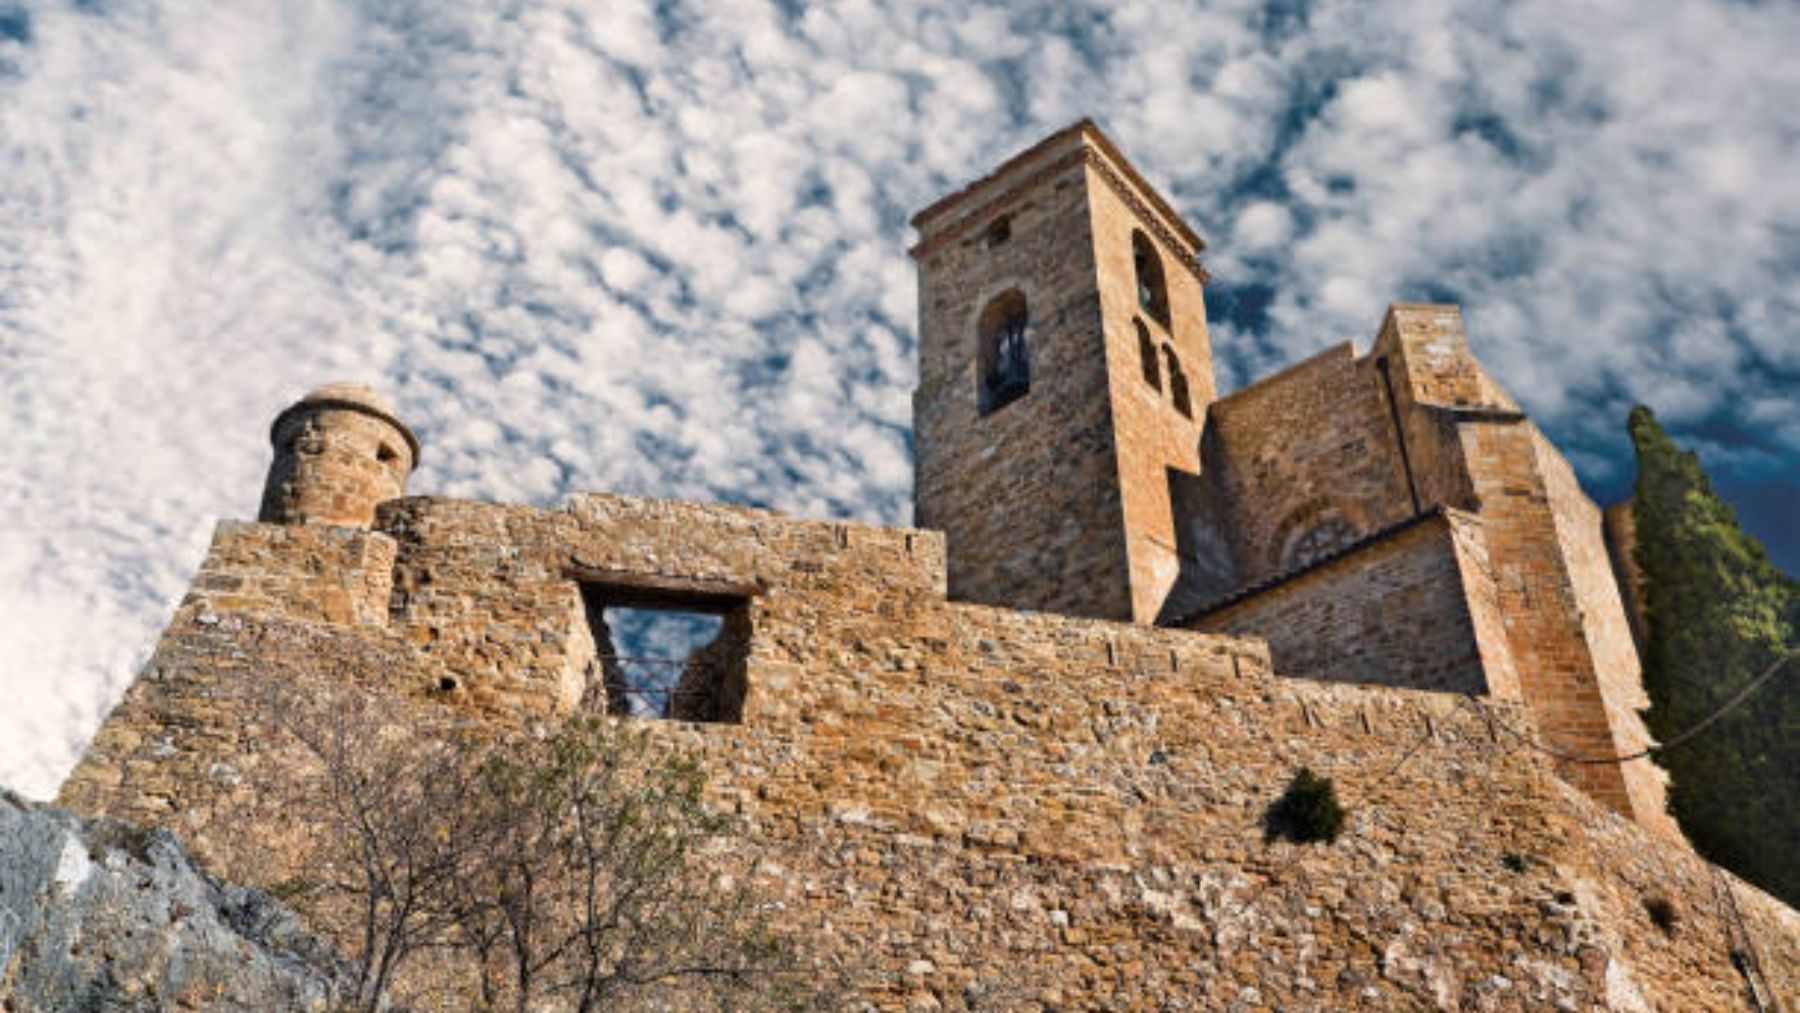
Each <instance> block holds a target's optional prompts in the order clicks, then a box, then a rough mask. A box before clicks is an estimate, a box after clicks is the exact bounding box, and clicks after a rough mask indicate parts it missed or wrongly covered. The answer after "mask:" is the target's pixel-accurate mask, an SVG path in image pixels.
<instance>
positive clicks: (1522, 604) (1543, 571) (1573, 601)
mask: <svg viewBox="0 0 1800 1013" xmlns="http://www.w3.org/2000/svg"><path fill="white" fill-rule="evenodd" d="M1460 432H1461V435H1462V439H1463V444H1464V453H1465V455H1466V459H1467V461H1468V467H1469V472H1470V476H1471V478H1472V481H1473V484H1474V487H1475V491H1476V495H1477V496H1478V497H1479V499H1480V501H1481V507H1482V509H1481V517H1482V523H1483V528H1484V532H1485V536H1486V541H1487V547H1488V557H1489V560H1490V562H1491V563H1492V565H1493V567H1494V573H1495V577H1494V582H1495V584H1496V585H1497V586H1498V587H1499V588H1500V600H1501V603H1502V608H1503V611H1504V612H1505V613H1506V615H1507V617H1508V620H1509V627H1508V628H1509V632H1510V634H1511V637H1510V639H1511V642H1512V649H1513V660H1514V662H1515V663H1516V664H1517V666H1518V670H1519V683H1520V688H1521V690H1522V692H1523V695H1524V698H1525V701H1526V702H1527V703H1528V704H1530V705H1531V709H1532V712H1533V714H1534V715H1536V717H1537V722H1538V726H1539V728H1540V729H1541V731H1542V733H1543V736H1544V741H1545V742H1546V744H1548V745H1549V746H1550V747H1552V748H1554V749H1558V750H1561V751H1563V752H1565V753H1569V754H1571V755H1575V756H1589V757H1604V756H1614V755H1618V752H1619V750H1618V748H1617V744H1616V743H1615V742H1614V741H1613V735H1612V726H1611V723H1610V721H1609V719H1608V715H1607V707H1606V700H1605V698H1604V696H1603V695H1602V692H1601V687H1600V682H1599V679H1598V677H1597V674H1596V671H1595V662H1594V655H1593V646H1592V645H1591V644H1590V643H1589V642H1588V638H1587V629H1586V627H1585V626H1584V625H1583V622H1582V616H1581V602H1580V600H1579V598H1578V597H1577V595H1576V591H1575V588H1574V585H1573V582H1572V580H1571V578H1570V575H1569V569H1568V561H1567V560H1565V559H1564V558H1563V554H1562V546H1561V542H1560V541H1559V540H1558V538H1557V534H1556V518H1555V515H1554V507H1553V505H1552V503H1551V501H1550V496H1549V493H1548V492H1547V491H1546V489H1545V480H1544V477H1543V475H1542V474H1541V473H1540V471H1539V470H1538V460H1537V452H1536V440H1537V439H1538V437H1537V435H1536V431H1535V427H1533V426H1531V425H1530V424H1529V423H1525V422H1496V423H1467V424H1464V425H1463V426H1461V428H1460ZM1559 769H1560V771H1561V773H1562V775H1563V776H1564V777H1565V778H1567V779H1568V780H1569V781H1570V782H1571V783H1573V784H1575V785H1577V786H1579V787H1580V788H1582V789H1583V790H1584V791H1587V792H1589V793H1590V794H1591V795H1593V797H1594V798H1596V799H1598V800H1600V801H1601V802H1603V803H1605V804H1606V805H1608V806H1611V807H1613V808H1614V809H1616V810H1618V811H1619V812H1623V813H1633V812H1634V808H1633V800H1632V798H1631V796H1630V793H1629V792H1628V791H1627V789H1626V785H1625V780H1624V778H1623V776H1622V775H1621V773H1620V771H1619V768H1618V767H1617V766H1616V765H1612V764H1574V763H1563V762H1561V761H1559ZM1638 815H1640V816H1644V817H1649V816H1650V814H1648V813H1642V814H1638Z"/></svg>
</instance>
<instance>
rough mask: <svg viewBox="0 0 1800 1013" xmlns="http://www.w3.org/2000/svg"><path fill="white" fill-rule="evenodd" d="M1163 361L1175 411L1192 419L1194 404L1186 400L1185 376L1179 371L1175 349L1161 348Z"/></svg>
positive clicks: (1179, 364)
mask: <svg viewBox="0 0 1800 1013" xmlns="http://www.w3.org/2000/svg"><path fill="white" fill-rule="evenodd" d="M1163 359H1164V360H1166V362H1167V364H1168V367H1169V398H1170V400H1172V401H1174V402H1175V410H1176V411H1178V412H1180V413H1181V414H1183V415H1185V416H1187V417H1188V418H1190V419H1191V418H1193V417H1194V403H1193V402H1192V401H1190V400H1189V399H1188V385H1187V374H1186V373H1184V372H1182V371H1181V360H1180V359H1177V358H1176V357H1175V349H1173V348H1170V347H1169V346H1168V345H1164V346H1163Z"/></svg>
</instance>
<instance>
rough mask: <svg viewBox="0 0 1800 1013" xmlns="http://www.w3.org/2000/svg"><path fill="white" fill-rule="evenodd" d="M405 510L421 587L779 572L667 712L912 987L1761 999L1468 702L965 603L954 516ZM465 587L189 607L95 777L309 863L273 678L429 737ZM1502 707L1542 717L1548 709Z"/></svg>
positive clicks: (1684, 879) (1374, 1000)
mask: <svg viewBox="0 0 1800 1013" xmlns="http://www.w3.org/2000/svg"><path fill="white" fill-rule="evenodd" d="M383 519H384V523H385V524H386V526H387V527H388V528H389V530H390V532H391V534H392V535H393V536H394V537H395V540H396V542H397V544H398V546H399V555H398V558H397V563H396V566H397V570H398V572H399V573H400V574H401V575H402V576H401V579H400V580H398V581H397V582H396V586H397V587H398V586H401V585H404V584H405V583H406V576H405V575H406V574H408V573H409V572H413V573H421V572H423V571H424V570H426V569H429V571H430V573H431V575H432V576H431V582H433V583H436V582H444V583H447V584H459V583H462V582H472V581H483V582H486V583H488V584H489V585H491V591H490V597H488V598H487V599H484V600H485V601H488V602H490V603H496V604H497V603H503V602H504V601H505V600H506V599H507V598H508V597H509V595H515V594H516V595H517V602H518V604H517V607H518V608H520V609H521V610H526V611H528V610H529V609H530V608H533V607H537V605H538V604H541V603H543V602H544V601H545V599H544V598H543V597H542V596H541V595H539V594H538V592H537V591H536V590H534V589H533V585H534V583H538V582H542V581H545V580H548V579H549V576H548V575H549V574H550V573H552V572H555V571H557V570H558V569H560V568H562V567H565V566H567V567H572V568H576V569H579V570H580V571H581V572H583V573H588V574H593V573H610V574H612V575H613V579H617V580H626V579H639V580H655V581H663V582H668V581H686V582H687V584H688V586H691V587H717V586H726V585H729V586H733V587H744V586H750V587H753V588H754V589H755V593H754V596H753V598H752V605H751V611H750V614H751V619H752V624H753V633H752V637H753V643H752V645H751V648H750V653H751V659H750V664H749V700H748V702H747V708H746V718H745V722H744V723H743V724H742V725H684V724H676V723H663V724H658V725H655V726H653V727H654V728H655V729H656V731H657V733H658V734H659V735H661V736H663V737H664V738H665V739H666V741H668V742H670V743H671V744H673V745H676V746H679V747H682V748H689V749H694V750H697V751H698V753H699V755H700V756H701V758H702V760H703V762H704V763H705V765H706V768H707V770H708V771H709V773H710V777H711V787H710V790H711V792H712V794H713V797H714V798H715V799H716V800H717V801H718V803H719V804H720V805H722V806H724V807H726V808H727V809H729V810H731V811H733V812H735V813H737V814H738V816H739V817H740V818H741V820H742V822H743V826H744V832H745V835H746V836H745V840H744V846H743V847H742V848H741V849H739V850H737V851H736V852H734V853H733V854H732V855H727V856H721V857H720V859H719V860H720V861H721V862H723V863H724V864H725V866H726V867H728V868H729V869H730V870H731V871H734V872H735V873H736V874H740V875H749V876H751V877H752V878H753V879H754V880H755V881H756V882H757V883H758V885H759V887H760V888H761V889H763V890H765V891H768V892H769V894H770V896H771V898H772V903H773V906H772V907H771V908H770V909H769V910H770V912H771V914H772V916H773V917H774V918H776V920H777V921H778V922H779V923H780V924H782V925H785V926H788V927H790V928H793V929H795V930H797V931H800V932H802V933H804V934H805V936H806V938H808V939H809V940H811V941H812V942H813V943H814V945H815V946H816V949H815V950H814V951H813V956H812V959H814V960H816V961H817V963H818V965H819V967H820V973H821V975H822V976H823V975H829V974H832V973H836V972H839V971H841V972H844V973H847V974H848V975H849V976H850V977H851V980H852V982H853V984H854V989H855V991H856V992H857V993H859V994H860V995H861V996H862V997H863V998H864V999H866V1000H867V1001H868V1002H870V1003H872V1004H873V1005H875V1006H876V1007H878V1008H882V1009H902V1008H910V1009H927V1008H948V1009H965V1008H1007V1009H1048V1008H1052V1007H1054V1008H1061V1009H1139V1008H1141V1009H1150V1008H1169V1003H1170V1002H1172V1001H1173V1002H1176V1003H1177V1004H1179V1003H1187V1004H1188V1006H1189V1008H1194V1009H1223V1008H1230V1007H1232V1006H1233V1004H1237V1005H1238V1006H1241V1007H1243V1008H1256V1007H1263V1006H1281V1007H1287V1008H1320V1009H1323V1008H1330V1009H1369V1010H1375V1009H1394V1008H1406V1007H1408V1006H1413V1007H1423V1008H1483V1009H1487V1008H1491V1009H1538V1008H1551V1007H1555V1006H1558V1005H1561V1006H1562V1007H1564V1008H1575V1009H1588V1008H1612V1009H1620V1010H1628V1009H1648V1008H1664V1009H1711V1008H1730V1006H1731V1004H1732V1003H1735V1002H1737V1001H1739V1000H1738V997H1739V996H1740V995H1741V983H1740V981H1739V980H1738V979H1737V976H1736V972H1735V971H1734V970H1733V969H1732V967H1731V964H1730V962H1729V957H1728V955H1727V953H1726V952H1725V950H1724V947H1723V946H1722V945H1720V943H1719V941H1720V940H1722V939H1724V938H1725V934H1724V926H1723V923H1722V922H1721V921H1720V919H1719V916H1718V913H1717V908H1716V906H1714V905H1713V904H1712V903H1711V897H1712V896H1713V895H1712V893H1711V886H1712V881H1711V879H1710V878H1709V876H1708V873H1707V870H1706V867H1705V866H1704V865H1703V863H1701V862H1700V861H1699V859H1698V858H1696V857H1695V856H1693V854H1692V853H1691V852H1689V851H1687V850H1686V849H1684V848H1682V847H1680V846H1678V845H1677V844H1674V843H1671V842H1666V841H1661V840H1658V839H1656V838H1654V837H1652V836H1650V835H1648V834H1647V833H1645V832H1644V831H1642V830H1641V829H1639V828H1636V827H1634V826H1631V825H1628V824H1626V823H1625V822H1623V821H1621V820H1619V819H1618V818H1617V817H1614V816H1612V815H1610V814H1608V813H1606V812H1605V811H1604V810H1602V809H1599V808H1597V807H1596V806H1594V805H1593V804H1592V803H1590V802H1589V801H1588V800H1587V799H1585V798H1584V797H1582V796H1580V795H1577V794H1575V793H1572V792H1568V791H1566V790H1564V789H1563V788H1562V787H1561V786H1560V785H1559V784H1558V782H1557V781H1556V780H1555V779H1554V778H1552V777H1550V776H1548V774H1549V768H1548V767H1547V766H1546V765H1545V764H1544V763H1543V762H1542V758H1541V757H1539V756H1537V755H1536V754H1533V753H1530V752H1528V751H1524V750H1521V749H1519V748H1517V747H1516V746H1515V745H1511V744H1510V743H1511V739H1509V738H1508V737H1507V736H1505V735H1503V734H1496V730H1495V729H1494V728H1493V727H1492V726H1490V725H1489V724H1488V723H1487V721H1486V720H1484V719H1483V718H1482V717H1480V716H1478V715H1477V714H1476V712H1475V710H1474V709H1473V705H1471V704H1468V703H1467V702H1464V701H1461V700H1460V699H1459V698H1456V697H1451V696H1444V695H1438V694H1431V693H1422V692H1416V691H1406V690H1397V689H1385V688H1366V687H1358V686H1347V685H1326V684H1320V683H1315V682H1309V681H1304V680H1289V679H1282V678H1278V677H1276V676H1275V675H1273V674H1272V673H1271V672H1270V670H1269V663H1268V660H1267V656H1266V654H1265V653H1264V651H1263V648H1262V647H1261V646H1260V645H1259V644H1257V643H1255V642H1252V641H1244V640H1237V639H1233V638H1229V637H1221V636H1209V635H1203V634H1196V633H1191V632H1187V631H1179V630H1161V629H1155V628H1148V627H1143V626H1138V625H1129V624H1117V623H1109V622H1101V621H1094V620H1085V619H1076V618H1069V617H1062V616H1054V615H1043V614H1029V613H1018V612H1011V611H1006V610H1001V609H994V608H987V607H982V606H974V605H958V604H951V603H947V602H945V600H944V599H943V596H942V592H943V579H944V574H943V559H942V548H941V543H940V542H939V541H938V540H937V539H936V538H935V537H934V536H931V535H929V534H926V533H921V532H910V531H896V530H884V529H876V528H865V527H860V526H857V525H841V524H833V523H826V522H810V521H793V520H787V519H784V518H780V517H777V516H774V515H769V514H762V513H756V512H752V511H745V510H738V509H734V508H729V507H700V506H694V505H689V504H673V503H665V502H656V501H639V500H627V499H620V498H616V497H584V498H581V499H579V500H577V501H575V502H573V503H571V504H570V506H569V507H568V508H566V509H564V510H557V511H538V510H530V509H524V508H501V507H490V506H482V505H478V504H468V503H452V502H446V501H438V500H408V501H404V502H402V503H399V504H395V505H393V506H390V507H389V508H387V509H386V510H384V511H383ZM496 537H502V538H506V539H509V540H508V541H504V542H501V543H499V544H498V545H496V546H495V549H494V553H493V554H492V555H482V554H481V548H480V547H481V546H483V545H487V544H490V543H491V540H492V539H494V538H496ZM496 561H500V562H506V563H507V565H506V566H503V567H500V568H498V569H493V568H490V569H488V570H487V571H486V572H485V573H484V572H483V571H482V569H481V567H482V565H483V564H492V563H494V562H496ZM446 595H447V596H446V597H444V598H441V599H420V598H416V597H397V598H396V610H395V615H394V620H395V621H394V625H393V626H392V627H389V628H381V627H373V626H363V625H355V624H349V625H345V624H331V623H324V622H319V621H316V620H308V621H294V620H291V619H281V618H274V617H270V616H269V615H267V614H265V613H263V612H261V611H247V612H243V613H237V612H229V611H227V612H215V613H210V615H211V617H212V618H211V619H210V620H209V621H201V619H200V617H199V616H197V615H195V616H188V617H178V619H177V621H176V623H175V624H173V625H172V626H171V627H170V629H169V631H168V632H167V634H166V635H165V637H164V639H163V641H162V643H161V645H159V648H158V651H157V654H156V656H155V658H153V660H152V662H151V664H150V666H148V667H147V668H146V670H145V672H144V674H143V676H142V677H141V678H140V679H139V680H138V681H137V682H136V683H135V684H134V685H133V687H132V688H131V690H130V691H129V692H128V694H127V696H126V698H125V700H124V702H123V703H122V704H121V705H120V706H119V708H118V709H117V710H116V711H115V712H114V713H113V715H112V716H111V717H110V718H109V719H108V721H107V723H106V725H105V727H104V728H103V729H102V731H101V733H100V735H99V736H98V737H97V738H96V740H95V742H94V745H93V747H92V749H91V750H90V751H89V754H88V756H87V757H86V758H84V760H83V762H82V764H81V766H80V767H79V768H78V769H77V771H76V773H75V774H74V776H73V777H72V778H71V779H70V781H69V783H68V784H67V785H66V786H65V788H64V792H63V801H64V802H65V803H66V804H68V805H71V806H73V807H74V808H77V809H79V810H82V811H85V812H109V813H113V814H116V815H121V816H126V817H128V818H135V819H140V820H149V821H151V822H154V823H156V824H159V825H164V826H168V827H169V828H171V829H173V830H175V831H176V832H177V833H179V834H181V835H182V836H183V838H184V840H186V841H187V842H188V843H189V844H190V845H191V846H193V847H194V849H195V850H196V851H197V852H199V853H201V854H203V855H207V856H209V858H210V860H211V861H212V862H213V863H214V867H215V868H216V869H218V870H220V871H222V872H224V873H225V874H226V875H228V876H236V877H240V878H243V879H247V880H249V881H251V882H253V883H263V884H269V883H274V882H279V881H281V880H282V879H284V878H286V877H287V876H288V875H290V874H291V873H293V872H294V871H295V869H294V865H293V863H294V862H295V861H296V856H297V854H298V851H297V850H296V846H295V845H296V838H295V836H294V835H295V834H297V833H299V832H301V831H302V830H304V828H299V827H294V826H292V825H291V822H288V821H285V816H284V813H283V812H282V811H281V810H280V807H279V806H278V805H276V804H275V802H274V801H273V800H270V799H267V798H264V797H262V796H260V795H258V794H257V793H256V792H255V791H254V790H253V789H252V786H253V785H256V784H260V783H263V780H264V779H263V778H262V776H261V775H263V774H266V773H267V772H268V771H270V770H274V771H276V772H277V773H279V772H281V771H283V770H285V769H287V768H285V767H284V766H283V765H284V764H291V763H293V762H294V759H293V757H291V756H289V755H285V754H283V753H281V752H280V751H279V750H278V748H277V747H276V746H275V745H273V744H272V743H273V740H271V739H270V738H269V736H268V735H267V729H266V728H265V727H262V726H260V725H259V724H258V723H257V719H256V717H255V712H254V710H253V709H251V708H250V706H249V702H250V701H252V700H253V699H254V697H255V695H256V693H257V691H258V687H259V686H260V685H263V684H268V683H275V684H284V685H302V686H304V685H306V684H307V681H308V680H325V681H331V680H353V681H359V682H362V683H364V684H366V685H370V686H377V687H385V689H386V690H387V691H388V692H389V693H391V694H392V698H393V700H394V720H395V722H396V723H397V724H399V725H401V726H402V727H408V728H424V727H428V726H429V725H430V723H431V722H430V721H429V720H426V719H425V718H424V717H423V715H425V714H427V713H429V712H434V711H436V712H446V713H447V712H450V711H465V712H466V710H465V709H463V708H458V707H455V706H453V705H454V704H455V703H456V702H457V701H458V700H460V699H463V697H459V696H458V695H457V694H448V695H444V694H439V693H437V692H436V691H435V689H434V687H435V686H436V685H437V684H438V680H439V679H441V678H442V677H443V676H444V675H446V674H453V675H456V676H458V677H462V678H466V679H468V680H470V681H471V682H476V681H479V678H480V673H479V672H478V671H477V670H474V669H470V668H467V667H453V666H454V665H463V664H465V659H464V656H463V655H460V654H456V653H454V652H447V651H442V650H439V649H436V648H433V647H431V645H430V642H426V643H420V642H418V641H417V640H416V639H415V636H414V634H413V633H412V632H411V631H412V630H413V629H414V628H415V627H418V626H420V625H421V624H425V625H426V626H427V627H428V626H429V624H430V623H432V622H437V623H439V624H440V625H442V624H443V623H446V622H451V621H452V620H454V621H457V622H466V623H474V624H479V623H481V622H482V619H481V618H480V617H479V616H476V615H467V614H464V613H462V612H460V611H457V610H455V609H449V608H440V607H439V606H440V605H442V604H445V603H448V602H450V601H452V600H455V599H454V595H451V594H450V592H446ZM303 611H304V610H303ZM307 614H308V615H311V614H313V613H310V612H309V613H307ZM540 620H541V624H542V626H543V628H546V629H551V630H554V629H557V628H558V624H560V623H561V622H562V621H563V617H562V615H561V614H560V612H557V611H551V612H546V613H545V614H543V615H542V616H540ZM1490 706H1492V707H1493V708H1494V710H1495V713H1496V715H1497V717H1498V718H1499V720H1501V721H1503V722H1505V723H1506V724H1507V725H1508V727H1515V728H1519V729H1524V730H1526V731H1527V732H1529V730H1530V728H1531V718H1530V716H1529V715H1528V714H1527V713H1526V712H1525V711H1523V710H1521V709H1519V708H1517V707H1514V706H1510V705H1507V704H1504V703H1499V704H1492V705H1490ZM480 713H488V714H489V715H490V716H492V717H495V718H499V719H502V720H518V719H519V718H520V717H523V716H527V715H528V712H523V711H522V712H519V713H511V714H508V713H504V712H497V711H485V710H484V711H480ZM1303 764H1304V765H1308V766H1311V767H1313V768H1314V769H1315V770H1317V771H1320V772H1321V773H1324V774H1327V775H1328V776H1331V777H1332V778H1334V780H1335V781H1336V782H1337V785H1338V790H1339V792H1340V794H1341V795H1342V797H1343V799H1344V802H1345V804H1346V805H1347V806H1348V807H1349V809H1350V812H1351V816H1350V821H1349V824H1348V827H1347V830H1346V832H1345V835H1344V836H1343V837H1342V838H1341V839H1340V840H1339V841H1338V843H1336V844H1335V845H1331V846H1308V847H1299V846H1295V845H1292V844H1288V843H1285V842H1266V841H1265V840H1264V838H1263V834H1262V830H1261V826H1260V817H1261V814H1262V812H1263V811H1264V809H1265V808H1266V806H1267V805H1268V804H1269V803H1270V801H1271V800H1272V799H1273V798H1274V797H1275V796H1276V795H1277V794H1278V793H1279V792H1280V790H1281V787H1282V785H1283V784H1285V782H1286V780H1287V779H1288V778H1289V777H1290V776H1291V775H1292V773H1293V771H1294V770H1295V769H1296V768H1297V767H1298V766H1300V765H1303ZM1515 867H1516V868H1517V869H1519V870H1520V871H1514V869H1515ZM1651 891H1654V892H1657V893H1661V894H1664V895H1666V896H1669V897H1670V898H1671V899H1672V900H1673V902H1674V903H1675V904H1676V905H1677V907H1678V909H1679V911H1680V914H1681V918H1682V926H1681V928H1680V929H1679V930H1678V931H1677V933H1676V934H1675V935H1674V936H1672V937H1664V936H1662V934H1661V933H1659V932H1658V931H1657V930H1656V929H1654V928H1653V927H1652V926H1651V925H1650V923H1649V920H1648V918H1647V916H1646V915H1645V914H1644V911H1643V907H1642V901H1643V897H1644V896H1645V895H1646V894H1647V893H1649V892H1651ZM1740 897H1741V903H1742V905H1743V907H1744V909H1745V911H1746V917H1747V918H1748V919H1749V922H1750V925H1751V930H1752V932H1753V933H1754V934H1755V938H1756V941H1757V944H1758V946H1759V948H1760V950H1761V953H1762V956H1763V960H1764V963H1765V965H1766V966H1767V967H1769V968H1771V969H1772V972H1773V973H1774V974H1775V975H1776V976H1777V982H1778V987H1782V988H1787V989H1792V988H1793V987H1795V985H1796V984H1800V982H1797V981H1796V980H1795V974H1796V973H1797V972H1796V968H1800V916H1796V915H1795V914H1794V913H1793V912H1792V911H1789V910H1787V909H1785V908H1783V907H1781V906H1780V905H1779V904H1776V903H1774V902H1773V901H1770V900H1768V899H1767V898H1766V897H1763V896H1761V895H1760V894H1756V893H1755V892H1754V891H1750V890H1748V889H1744V888H1740Z"/></svg>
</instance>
